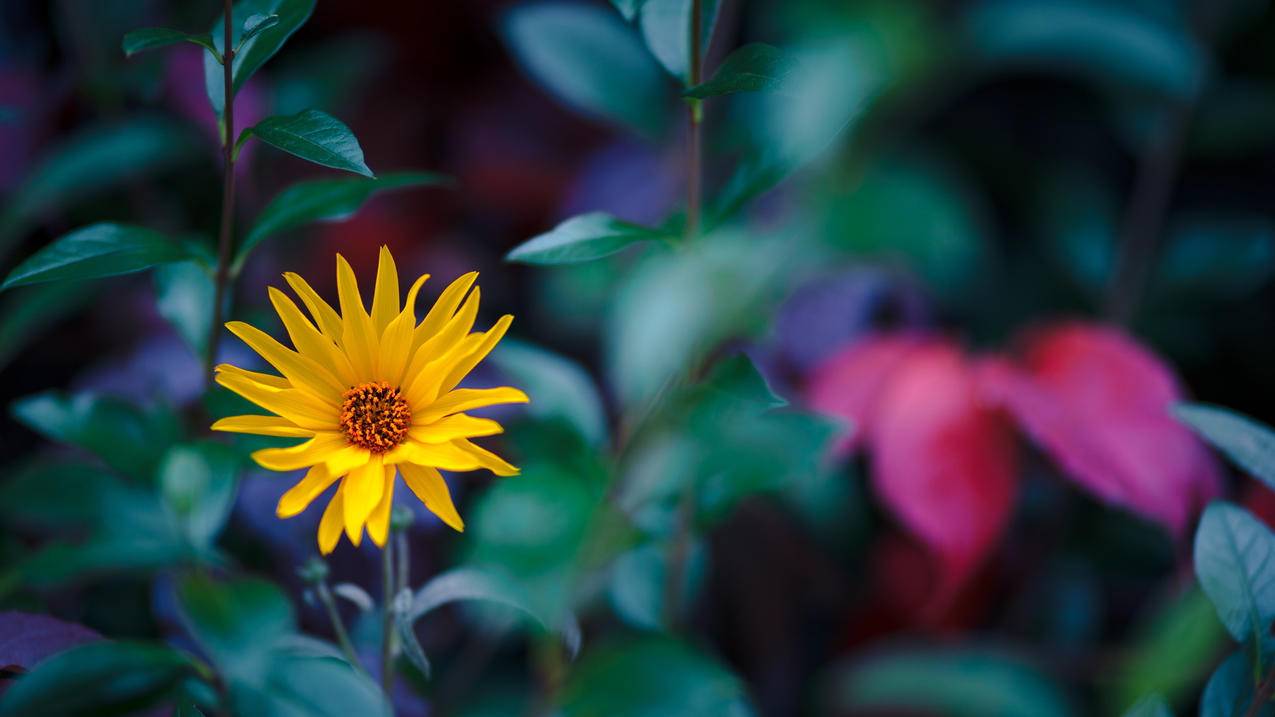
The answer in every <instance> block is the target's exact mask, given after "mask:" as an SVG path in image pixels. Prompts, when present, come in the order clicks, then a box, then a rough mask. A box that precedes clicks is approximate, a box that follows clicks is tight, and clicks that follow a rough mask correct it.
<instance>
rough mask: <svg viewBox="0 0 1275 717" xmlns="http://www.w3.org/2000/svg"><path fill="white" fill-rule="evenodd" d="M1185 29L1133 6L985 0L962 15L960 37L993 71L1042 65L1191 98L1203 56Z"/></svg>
mask: <svg viewBox="0 0 1275 717" xmlns="http://www.w3.org/2000/svg"><path fill="white" fill-rule="evenodd" d="M1185 24H1186V23H1185V22H1184V19H1183V18H1182V17H1171V18H1170V19H1169V21H1166V19H1164V18H1161V17H1157V16H1154V15H1152V14H1150V13H1142V12H1139V10H1138V9H1137V6H1136V4H1124V3H1099V2H1069V1H1065V0H1033V1H1031V2H1023V1H1022V0H986V1H985V2H983V3H981V4H979V5H976V6H975V7H974V9H973V10H972V11H971V12H970V13H969V15H968V16H967V17H966V22H965V28H964V32H965V33H966V41H967V42H968V43H969V45H968V46H969V47H970V48H973V49H975V50H976V51H977V57H978V59H980V60H982V61H983V62H985V63H988V64H990V65H992V66H994V67H999V66H1009V67H1011V68H1012V67H1015V66H1024V65H1025V66H1029V67H1044V68H1047V69H1054V70H1058V71H1061V72H1068V73H1074V74H1078V75H1081V76H1082V77H1086V78H1088V79H1091V80H1093V81H1094V82H1096V83H1099V84H1101V85H1103V86H1108V87H1112V88H1113V89H1125V90H1128V89H1133V90H1139V91H1147V92H1152V93H1156V94H1159V95H1162V96H1167V97H1172V98H1178V99H1189V98H1192V97H1194V96H1195V94H1196V93H1197V92H1198V91H1199V90H1200V88H1201V87H1202V86H1203V83H1204V77H1205V73H1206V67H1207V64H1208V58H1207V56H1206V54H1205V51H1204V50H1203V49H1202V48H1201V47H1200V46H1199V44H1198V43H1197V42H1196V41H1195V40H1194V39H1193V38H1192V36H1191V33H1190V30H1189V28H1187V27H1185Z"/></svg>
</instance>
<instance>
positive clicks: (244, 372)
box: [213, 363, 292, 388]
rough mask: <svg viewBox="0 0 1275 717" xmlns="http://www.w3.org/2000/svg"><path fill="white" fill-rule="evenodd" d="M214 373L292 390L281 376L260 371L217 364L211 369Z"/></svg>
mask: <svg viewBox="0 0 1275 717" xmlns="http://www.w3.org/2000/svg"><path fill="white" fill-rule="evenodd" d="M213 371H214V372H215V373H227V374H233V375H235V376H242V377H243V378H246V379H250V380H252V381H256V382H257V383H259V384H261V385H263V386H269V387H270V388H292V384H291V383H290V382H289V381H288V379H286V378H284V377H283V376H276V375H274V374H272V373H261V372H260V371H249V370H248V369H244V368H239V367H238V366H231V365H230V364H228V363H222V364H217V366H216V368H214V369H213Z"/></svg>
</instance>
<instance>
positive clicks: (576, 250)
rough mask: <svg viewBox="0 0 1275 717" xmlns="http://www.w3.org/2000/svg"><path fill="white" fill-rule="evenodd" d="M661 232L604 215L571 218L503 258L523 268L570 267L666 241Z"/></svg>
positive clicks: (585, 215) (596, 214)
mask: <svg viewBox="0 0 1275 717" xmlns="http://www.w3.org/2000/svg"><path fill="white" fill-rule="evenodd" d="M670 238H671V237H670V236H669V235H668V234H666V233H664V232H661V231H658V230H655V229H649V228H647V227H644V226H640V225H637V224H631V223H629V222H626V221H621V220H619V219H616V218H615V217H613V216H611V215H610V214H606V213H605V212H590V213H589V214H581V215H580V216H578V217H572V218H570V219H568V220H566V221H565V222H563V223H561V224H559V225H558V226H556V227H554V228H553V229H552V230H550V231H548V232H546V233H544V234H541V235H540V236H537V237H533V238H531V239H528V240H527V241H526V242H524V243H522V244H519V245H518V246H517V247H515V248H514V249H513V250H512V251H510V252H509V253H508V254H506V255H505V259H506V260H507V261H517V262H522V263H524V264H570V263H573V262H579V261H592V260H593V259H598V258H601V257H604V256H607V255H609V254H614V253H615V252H617V251H620V250H621V249H624V248H626V247H629V246H632V245H633V244H637V243H639V242H644V241H652V240H655V239H670Z"/></svg>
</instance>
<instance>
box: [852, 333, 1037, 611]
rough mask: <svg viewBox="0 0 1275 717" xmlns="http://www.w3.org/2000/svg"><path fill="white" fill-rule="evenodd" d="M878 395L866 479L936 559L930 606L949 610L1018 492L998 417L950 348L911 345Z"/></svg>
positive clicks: (1009, 439)
mask: <svg viewBox="0 0 1275 717" xmlns="http://www.w3.org/2000/svg"><path fill="white" fill-rule="evenodd" d="M896 361H897V362H898V366H897V367H896V368H895V369H894V371H893V373H892V375H891V376H890V377H889V379H888V381H887V382H886V384H885V386H883V387H881V388H880V389H879V391H880V395H879V396H878V397H877V400H876V407H875V410H874V412H873V417H872V424H871V426H870V427H869V430H868V431H867V435H866V440H867V442H868V449H869V452H870V454H871V456H872V483H873V485H874V487H875V489H876V491H877V493H878V494H879V495H880V496H881V499H882V501H883V502H884V503H885V505H886V506H887V507H888V508H889V509H890V511H891V512H892V513H893V514H894V515H895V516H896V517H897V518H898V519H899V521H900V522H901V523H902V524H903V525H904V526H905V527H906V528H907V530H908V531H909V532H911V533H912V534H913V535H914V536H916V537H917V538H919V539H920V541H921V542H922V543H924V544H925V545H926V546H928V547H929V548H930V550H932V551H933V552H934V553H936V554H937V556H938V558H939V570H938V575H937V578H938V581H937V584H936V588H935V590H934V592H933V593H932V594H931V602H930V604H929V606H928V608H927V609H928V610H929V611H930V613H931V614H932V615H933V614H935V613H937V612H941V611H942V610H944V609H946V606H947V605H948V604H950V602H951V600H952V598H954V597H955V596H956V592H957V591H958V590H959V589H960V588H961V586H962V585H964V583H965V581H966V580H967V579H968V578H969V577H970V575H971V573H972V572H973V571H974V570H975V569H976V568H978V566H979V565H980V563H981V562H982V561H983V559H984V558H985V557H986V556H987V554H988V552H989V551H990V550H991V549H992V548H994V547H995V545H996V543H997V542H998V541H999V539H1000V537H1001V535H1002V533H1003V532H1004V530H1005V527H1006V524H1007V522H1008V518H1009V514H1010V510H1011V508H1012V506H1013V501H1014V495H1015V492H1016V484H1017V481H1016V476H1017V461H1016V455H1015V443H1014V438H1013V435H1012V433H1011V432H1010V429H1009V425H1008V423H1007V421H1006V420H1005V417H1004V416H1003V415H1002V414H1000V413H999V412H998V411H996V410H994V409H991V408H989V407H988V406H986V405H984V404H983V403H982V402H981V398H980V395H979V386H978V381H977V374H978V372H977V371H976V369H975V366H974V364H973V363H972V362H971V361H970V360H969V359H968V358H966V357H965V356H964V355H963V354H962V352H961V351H960V349H958V348H957V347H956V346H954V345H951V344H947V343H931V344H928V345H925V346H920V347H916V348H914V349H913V350H911V351H909V352H908V353H907V354H906V356H904V357H903V358H902V359H901V360H898V359H896Z"/></svg>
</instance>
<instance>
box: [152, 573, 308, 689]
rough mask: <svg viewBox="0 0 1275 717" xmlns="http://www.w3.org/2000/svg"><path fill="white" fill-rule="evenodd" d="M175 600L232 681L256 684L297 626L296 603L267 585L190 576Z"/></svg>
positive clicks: (194, 634)
mask: <svg viewBox="0 0 1275 717" xmlns="http://www.w3.org/2000/svg"><path fill="white" fill-rule="evenodd" d="M177 598H178V601H179V603H180V605H181V614H182V617H183V619H184V621H185V623H186V627H187V629H188V630H189V631H190V634H191V636H192V637H194V638H195V640H196V641H197V642H198V643H199V645H200V646H201V647H203V648H204V650H205V651H207V653H208V656H209V657H211V658H212V660H213V662H214V663H215V664H216V665H217V666H218V668H220V669H221V670H222V671H224V672H226V673H228V674H230V675H231V676H232V677H233V678H234V679H249V680H251V679H255V677H256V675H255V674H254V673H257V672H259V671H261V670H262V669H264V665H265V663H266V661H267V660H268V659H269V654H270V653H271V651H272V650H274V649H275V648H277V647H278V646H279V644H280V643H281V641H282V640H283V639H284V638H285V637H286V636H288V635H289V634H291V633H292V631H293V629H294V627H295V622H296V618H295V616H294V614H293V611H292V604H291V603H290V602H288V599H287V597H286V596H284V594H283V592H282V591H281V590H280V589H279V588H278V587H276V586H275V585H274V584H273V583H271V582H269V581H267V580H261V579H256V578H238V579H234V580H229V581H225V582H219V581H215V580H213V579H211V578H208V577H205V576H202V575H191V576H189V577H187V578H185V579H183V580H182V581H181V583H180V584H179V585H178V588H177Z"/></svg>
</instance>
